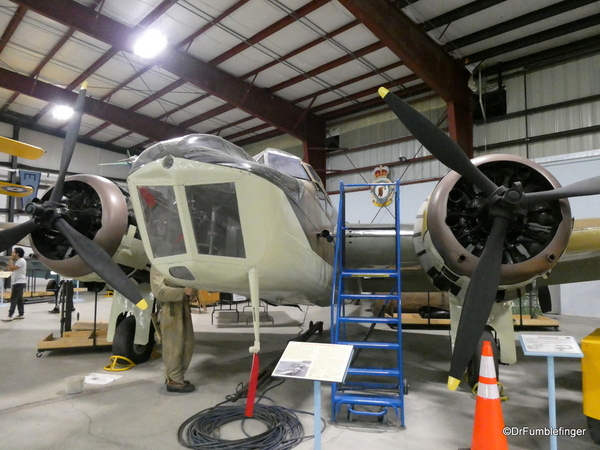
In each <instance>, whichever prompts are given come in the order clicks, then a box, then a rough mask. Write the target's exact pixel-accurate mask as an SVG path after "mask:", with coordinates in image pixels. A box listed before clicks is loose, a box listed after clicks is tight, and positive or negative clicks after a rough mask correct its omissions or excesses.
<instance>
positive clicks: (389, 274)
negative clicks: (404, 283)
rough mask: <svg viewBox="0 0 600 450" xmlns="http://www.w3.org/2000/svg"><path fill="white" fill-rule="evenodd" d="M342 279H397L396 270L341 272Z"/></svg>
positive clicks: (353, 270)
mask: <svg viewBox="0 0 600 450" xmlns="http://www.w3.org/2000/svg"><path fill="white" fill-rule="evenodd" d="M341 276H342V277H346V278H347V277H356V278H397V277H398V271H397V270H369V269H352V270H349V269H348V270H343V271H342V272H341Z"/></svg>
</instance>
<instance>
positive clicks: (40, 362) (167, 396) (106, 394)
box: [0, 293, 600, 450]
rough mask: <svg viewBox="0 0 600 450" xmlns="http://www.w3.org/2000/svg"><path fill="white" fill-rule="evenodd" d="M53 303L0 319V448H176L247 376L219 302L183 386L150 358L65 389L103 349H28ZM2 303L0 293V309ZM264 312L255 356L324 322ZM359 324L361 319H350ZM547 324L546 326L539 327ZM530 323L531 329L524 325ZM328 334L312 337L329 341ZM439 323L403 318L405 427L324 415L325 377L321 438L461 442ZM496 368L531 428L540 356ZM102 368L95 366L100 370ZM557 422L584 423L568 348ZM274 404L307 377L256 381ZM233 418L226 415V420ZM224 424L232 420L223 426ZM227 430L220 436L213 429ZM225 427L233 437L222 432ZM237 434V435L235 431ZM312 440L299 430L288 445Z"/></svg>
mask: <svg viewBox="0 0 600 450" xmlns="http://www.w3.org/2000/svg"><path fill="white" fill-rule="evenodd" d="M98 303H99V305H98V317H99V320H107V318H108V312H109V308H110V300H108V299H106V298H104V297H102V296H101V295H100V296H99V302H98ZM93 305H94V302H93V294H89V293H83V294H80V298H79V299H76V301H75V307H76V309H77V312H78V313H79V315H80V320H82V321H91V320H92V319H93ZM52 306H53V304H49V303H37V304H29V305H26V307H25V308H26V309H25V316H26V318H25V320H21V321H13V322H9V323H0V342H1V350H0V380H1V382H2V384H1V386H2V387H1V388H0V448H2V449H9V450H12V449H20V450H25V449H35V450H39V449H48V450H51V449H95V450H103V449H117V448H118V449H123V450H126V449H157V450H164V449H178V448H183V447H182V446H181V445H180V444H179V443H178V440H177V430H178V428H179V426H180V425H181V424H182V423H183V422H184V421H185V420H186V419H187V418H188V417H190V416H192V415H194V414H195V413H197V412H200V411H201V410H204V409H205V408H209V407H212V406H215V405H216V404H218V403H220V402H222V401H223V400H224V399H225V397H226V396H227V395H229V394H233V393H234V392H235V390H236V386H237V385H238V384H239V383H240V382H245V381H246V380H247V379H248V373H249V370H250V364H251V358H250V355H249V353H248V347H249V346H250V345H251V344H252V343H253V336H252V327H251V326H250V325H246V322H245V317H246V316H242V321H241V322H240V323H235V322H234V321H233V320H231V319H232V315H230V314H228V313H217V314H215V323H214V325H211V314H210V310H209V313H201V314H197V313H194V315H193V320H194V326H195V334H196V351H195V355H194V359H193V361H192V366H191V368H190V370H189V372H188V374H187V378H188V379H189V380H190V381H192V382H193V383H194V384H196V385H197V387H198V390H197V391H196V392H194V393H192V394H187V395H181V394H172V393H167V392H166V390H165V388H164V385H163V377H162V367H163V363H162V360H161V359H160V358H158V359H154V360H151V361H149V362H147V363H144V364H141V365H139V366H137V367H135V368H134V369H132V370H128V371H125V372H120V373H118V374H119V375H122V377H121V378H120V379H118V380H115V381H113V382H111V383H110V384H108V385H104V386H97V385H90V384H86V385H85V386H84V391H83V392H82V393H80V394H75V395H67V394H66V383H65V378H66V377H69V376H73V375H88V374H90V373H102V372H104V371H103V367H104V366H106V365H107V364H108V363H109V357H110V355H111V352H110V350H109V349H108V350H98V349H96V350H61V351H52V352H45V353H43V354H42V356H41V357H36V352H37V346H38V343H39V341H40V340H42V339H43V338H45V337H46V336H48V335H49V334H50V333H54V334H55V336H58V335H59V317H58V316H57V315H53V314H49V313H48V311H49V310H50V309H52ZM7 311H8V305H6V304H2V305H0V317H5V316H6V315H7ZM269 313H270V315H271V316H272V317H273V319H274V324H266V323H265V324H263V327H262V330H263V333H262V351H261V354H260V356H261V363H262V364H265V363H266V362H268V361H269V360H271V359H272V358H273V357H275V356H276V355H277V354H278V352H279V351H281V350H282V349H283V348H284V347H285V344H286V342H287V340H289V339H291V338H293V337H295V336H296V335H297V333H298V332H299V331H301V330H303V329H306V328H307V326H308V325H307V324H308V323H309V321H318V320H323V321H324V322H325V326H326V330H328V328H329V311H328V310H327V309H323V308H317V307H311V308H308V310H306V309H305V310H304V311H300V310H298V309H293V308H270V310H269ZM557 318H558V319H559V320H560V324H561V325H560V328H561V329H560V331H559V333H560V334H564V335H571V336H575V337H576V338H577V339H581V338H582V337H584V336H586V335H588V334H589V333H591V332H592V331H593V330H594V329H596V328H598V327H600V319H589V318H581V317H557ZM360 331H361V332H362V331H363V330H362V329H361V330H360ZM544 332H549V333H556V332H555V331H544ZM533 333H540V331H535V332H533ZM376 334H377V335H378V337H379V338H380V339H382V340H385V339H392V337H390V336H392V335H393V334H392V332H391V331H390V330H387V329H382V330H378V331H376ZM328 339H329V334H328V332H327V331H326V332H325V333H324V334H323V335H320V336H319V335H317V336H316V340H318V341H323V342H328ZM449 348H450V344H449V337H448V331H439V330H438V331H425V330H406V331H405V332H404V349H405V350H404V368H405V376H406V378H407V380H408V382H409V384H410V392H409V395H408V396H406V401H405V403H406V428H405V429H399V428H398V427H397V423H396V421H395V418H394V416H393V414H391V413H390V414H388V416H387V417H386V420H385V421H384V423H382V424H380V423H378V422H377V421H376V420H374V419H373V418H367V417H364V416H363V417H359V418H357V419H356V420H354V421H353V422H347V420H346V414H345V413H343V414H341V415H340V417H339V418H338V422H337V423H333V422H332V421H331V413H330V396H329V392H330V390H329V386H326V385H323V387H322V393H323V408H322V414H323V417H324V418H325V420H326V422H327V426H326V428H325V430H324V431H323V433H322V448H323V449H330V450H333V449H360V448H402V449H403V450H413V449H414V450H423V449H436V450H438V449H439V450H446V449H448V450H457V449H460V448H468V447H469V446H470V443H471V430H472V426H473V415H474V408H475V401H474V399H473V398H472V396H471V395H470V393H469V392H468V390H467V386H466V383H463V385H462V386H461V388H459V392H449V391H448V390H447V389H446V387H445V383H446V376H447V374H446V371H447V369H448V367H449V357H450V353H449ZM517 353H518V355H519V362H518V363H517V364H515V365H513V366H510V367H506V366H503V367H501V369H500V379H501V381H502V383H503V384H504V386H505V388H506V391H507V394H508V395H509V400H508V401H507V402H504V403H503V414H504V421H505V424H506V425H507V426H511V427H529V429H533V428H542V427H545V426H547V425H548V400H547V378H546V360H545V358H535V357H525V356H523V353H522V351H521V350H520V349H518V350H517ZM105 373H106V372H105ZM556 385H557V416H558V425H559V426H562V427H565V428H572V429H584V428H585V427H586V420H585V417H584V416H583V415H582V408H581V369H580V361H579V360H577V359H569V358H562V359H557V362H556ZM267 396H268V397H269V398H270V399H272V400H273V401H275V402H276V403H277V404H278V405H280V406H284V407H287V408H293V409H299V410H304V411H312V409H313V384H312V383H311V382H309V381H302V380H287V381H285V383H284V384H283V385H282V386H279V387H277V388H275V389H273V390H271V391H269V392H268V393H267ZM300 418H301V421H302V423H303V425H304V429H305V434H306V435H312V433H313V418H312V417H311V416H307V415H300ZM232 426H234V427H237V424H235V425H232ZM229 432H230V433H233V434H232V435H231V436H235V434H236V433H238V432H237V431H235V430H233V431H229ZM585 434H586V435H585V436H579V437H575V438H569V437H559V438H558V447H559V448H563V449H569V450H578V449H597V448H598V446H597V445H595V444H594V443H593V442H592V440H591V439H590V438H589V436H588V435H587V430H586V433H585ZM223 437H225V438H228V439H229V437H228V436H225V435H224V436H223ZM232 438H233V437H232ZM235 438H239V436H235ZM508 442H509V445H510V448H511V449H527V450H532V449H547V448H549V447H550V444H549V438H548V437H544V436H542V437H538V436H529V435H525V436H510V437H509V438H508ZM296 448H297V449H299V450H303V449H312V448H314V441H313V440H307V441H305V442H303V443H301V444H300V445H298V446H297V447H296Z"/></svg>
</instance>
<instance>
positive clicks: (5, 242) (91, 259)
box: [0, 83, 148, 309]
mask: <svg viewBox="0 0 600 450" xmlns="http://www.w3.org/2000/svg"><path fill="white" fill-rule="evenodd" d="M86 87H87V86H86V84H85V83H84V84H83V85H82V86H81V90H80V91H79V95H78V96H77V101H76V103H75V112H74V118H73V120H72V121H71V122H70V123H69V126H68V128H67V134H66V137H65V141H64V145H63V152H62V156H61V161H60V171H59V173H58V179H57V182H56V185H55V186H54V188H53V190H52V193H51V194H50V198H49V200H48V201H46V202H44V203H29V204H28V205H27V206H26V207H25V211H26V212H27V213H29V214H31V215H32V216H33V218H32V219H31V220H29V221H28V222H25V223H23V224H20V225H17V226H15V227H12V228H8V229H5V230H1V231H0V248H8V247H11V246H13V245H14V244H16V243H17V242H18V241H20V240H21V239H22V238H24V237H25V236H27V235H28V234H30V233H31V232H33V231H35V230H36V229H39V228H42V227H44V228H48V229H50V230H56V231H58V232H59V233H61V234H62V235H63V236H64V237H65V238H66V239H67V241H68V242H69V244H70V245H71V246H72V247H73V249H75V251H76V252H77V254H78V255H79V257H80V258H81V259H82V260H83V262H84V263H86V264H87V265H88V266H89V267H90V268H91V269H92V271H94V272H95V273H96V274H97V275H98V276H100V277H101V278H102V279H103V280H106V281H110V284H111V286H113V287H114V288H115V289H116V290H117V291H119V292H120V293H121V294H123V295H124V296H125V297H127V299H129V300H130V301H131V302H132V303H134V304H135V305H136V306H137V307H139V308H140V309H146V308H147V307H148V304H147V302H146V300H144V298H143V297H142V296H141V295H140V293H139V292H138V291H137V289H136V288H135V284H134V283H133V282H132V281H131V280H130V279H129V278H127V276H126V275H125V274H124V273H123V271H122V270H121V269H120V268H119V266H118V264H117V263H115V262H114V261H113V259H112V258H111V257H110V256H109V255H108V254H107V253H106V252H105V251H104V250H103V249H102V247H100V246H99V245H98V244H97V243H95V242H94V241H92V240H91V239H88V238H87V237H85V236H84V235H82V234H81V233H80V232H79V231H77V230H76V229H75V228H73V227H72V226H71V225H70V224H69V222H68V221H67V219H66V218H65V217H66V216H65V215H64V214H63V213H64V212H65V205H63V204H62V203H61V200H62V197H63V191H64V184H65V177H66V176H67V170H68V168H69V164H70V162H71V159H72V158H73V152H74V151H75V144H76V143H77V134H78V133H79V127H80V125H81V118H82V116H83V108H84V105H85V93H86Z"/></svg>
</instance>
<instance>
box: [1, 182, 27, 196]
mask: <svg viewBox="0 0 600 450" xmlns="http://www.w3.org/2000/svg"><path fill="white" fill-rule="evenodd" d="M32 193H33V188H32V187H31V186H21V185H20V184H12V183H8V182H6V181H0V194H5V195H10V196H11V197H27V196H28V195H31V194H32Z"/></svg>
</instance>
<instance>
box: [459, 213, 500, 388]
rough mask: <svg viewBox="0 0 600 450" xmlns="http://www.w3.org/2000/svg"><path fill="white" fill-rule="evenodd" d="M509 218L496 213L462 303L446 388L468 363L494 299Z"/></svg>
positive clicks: (475, 348) (460, 375)
mask: <svg viewBox="0 0 600 450" xmlns="http://www.w3.org/2000/svg"><path fill="white" fill-rule="evenodd" d="M509 223H510V219H508V218H506V217H502V216H496V217H495V218H494V223H493V224H492V229H491V231H490V235H489V236H488V239H487V242H486V244H485V248H484V249H483V253H482V254H481V258H480V259H479V263H478V264H477V267H475V270H474V271H473V275H472V276H471V281H470V283H469V287H468V288H467V294H466V297H465V302H464V304H463V309H462V313H461V315H460V321H459V323H458V329H457V331H456V342H455V343H454V352H453V353H452V361H451V364H450V374H449V377H448V389H450V390H452V391H454V390H456V388H457V387H458V384H459V383H460V379H461V377H462V375H463V373H464V372H465V369H466V368H467V365H468V364H469V360H470V359H471V357H472V356H473V353H475V351H476V350H477V343H478V342H479V339H480V338H481V334H482V333H483V330H484V329H485V325H486V323H487V320H488V317H489V316H490V312H491V311H492V307H493V306H494V301H495V300H496V292H497V291H498V285H499V284H500V270H501V269H502V249H503V247H504V236H505V235H506V231H507V230H508V225H509Z"/></svg>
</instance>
